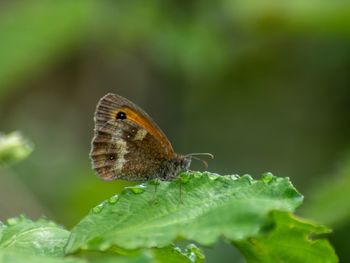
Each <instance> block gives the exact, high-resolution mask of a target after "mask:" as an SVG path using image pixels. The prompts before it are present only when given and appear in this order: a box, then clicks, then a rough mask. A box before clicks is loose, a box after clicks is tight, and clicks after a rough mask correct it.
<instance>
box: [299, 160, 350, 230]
mask: <svg viewBox="0 0 350 263" xmlns="http://www.w3.org/2000/svg"><path fill="white" fill-rule="evenodd" d="M329 178H332V179H331V180H329ZM349 189H350V157H347V158H346V159H345V160H344V162H343V163H342V164H341V165H340V168H339V170H338V171H337V172H336V173H335V174H330V175H329V176H327V179H326V180H325V181H321V182H320V183H319V184H318V185H317V188H316V187H315V188H314V189H312V190H311V191H310V192H309V194H308V196H309V198H308V199H307V202H306V203H305V204H304V206H303V207H302V210H301V214H302V215H303V216H305V217H307V218H312V219H315V220H317V221H319V222H321V223H323V224H326V225H331V226H332V227H334V228H335V227H337V228H339V227H340V226H344V225H346V224H348V223H349V220H350V202H349V200H350V191H349Z"/></svg>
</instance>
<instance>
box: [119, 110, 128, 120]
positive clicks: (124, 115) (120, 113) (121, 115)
mask: <svg viewBox="0 0 350 263" xmlns="http://www.w3.org/2000/svg"><path fill="white" fill-rule="evenodd" d="M125 119H126V114H125V112H123V111H119V112H118V113H117V120H125Z"/></svg>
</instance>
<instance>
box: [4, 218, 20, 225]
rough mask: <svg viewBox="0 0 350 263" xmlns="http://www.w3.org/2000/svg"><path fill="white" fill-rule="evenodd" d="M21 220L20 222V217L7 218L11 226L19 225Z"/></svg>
mask: <svg viewBox="0 0 350 263" xmlns="http://www.w3.org/2000/svg"><path fill="white" fill-rule="evenodd" d="M19 222H20V219H19V218H18V217H12V218H9V219H7V224H8V225H9V226H14V225H17V224H18V223H19Z"/></svg>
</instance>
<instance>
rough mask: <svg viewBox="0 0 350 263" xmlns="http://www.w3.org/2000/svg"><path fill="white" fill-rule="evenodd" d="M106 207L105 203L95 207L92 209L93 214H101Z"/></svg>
mask: <svg viewBox="0 0 350 263" xmlns="http://www.w3.org/2000/svg"><path fill="white" fill-rule="evenodd" d="M104 207H105V203H102V204H99V205H98V206H95V207H94V208H93V209H92V212H93V213H94V214H99V213H101V211H102V210H103V208H104Z"/></svg>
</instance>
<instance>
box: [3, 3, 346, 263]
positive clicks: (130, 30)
mask: <svg viewBox="0 0 350 263" xmlns="http://www.w3.org/2000/svg"><path fill="white" fill-rule="evenodd" d="M349 73H350V2H348V1H341V0H324V1H315V0H309V1H301V0H295V1H281V0H267V1H259V0H244V1H243V0H231V1H228V0H220V1H206V0H204V1H160V0H154V1H153V0H152V1H134V0H128V1H107V0H106V1H92V0H91V1H90V0H84V1H83V0H75V1H69V0H61V1H1V2H0V131H1V132H6V133H8V132H11V131H14V130H19V131H21V132H23V134H24V135H25V136H26V137H27V138H29V139H30V140H31V141H32V142H33V143H34V144H35V150H34V152H33V153H32V155H31V156H30V157H29V158H28V159H26V160H24V161H22V162H20V163H18V164H16V165H14V166H11V167H6V168H1V170H0V220H5V219H6V218H8V217H11V216H15V215H18V214H21V213H25V214H27V215H29V216H31V217H32V218H37V217H39V216H41V215H43V214H45V215H47V216H48V217H49V218H51V219H53V220H55V221H57V222H58V223H60V224H64V225H65V226H66V227H68V228H69V227H72V226H73V225H74V224H76V223H77V222H78V221H79V219H80V218H81V217H82V216H84V215H85V214H86V213H87V212H88V211H89V209H90V208H91V207H93V206H95V205H96V204H98V203H99V202H100V201H102V200H104V199H106V198H108V197H110V196H111V195H112V194H114V193H116V192H118V191H120V189H121V188H122V187H123V186H125V185H126V184H127V182H103V181H101V180H99V179H97V178H96V177H95V176H94V173H93V172H92V170H91V168H90V161H89V158H88V153H89V150H90V141H91V138H92V135H93V113H94V110H95V106H96V103H97V101H98V99H99V98H100V97H101V96H103V95H104V94H105V93H107V92H114V93H118V94H120V95H123V96H125V97H127V98H129V99H130V100H132V101H134V102H135V103H137V104H138V105H140V106H141V107H142V108H144V109H145V110H146V111H147V112H148V113H149V114H150V115H151V116H153V118H154V120H155V121H156V122H157V123H158V124H159V125H160V127H162V129H163V130H164V132H165V133H166V134H167V135H168V137H169V139H170V141H171V142H172V143H173V146H174V148H175V149H176V151H178V152H180V153H189V152H211V153H213V154H214V155H215V159H214V160H212V161H210V163H209V168H208V169H209V170H210V171H213V172H217V173H220V174H228V173H229V174H232V173H237V174H244V173H249V174H252V175H253V176H254V177H255V178H258V177H259V175H260V174H261V173H263V172H266V171H271V172H273V173H274V174H275V175H278V176H289V177H290V178H291V180H292V182H293V183H294V184H295V186H296V187H297V188H298V189H299V190H300V191H301V192H302V193H303V194H304V195H305V203H304V205H303V207H302V208H301V209H300V210H299V211H300V215H302V216H305V217H308V218H310V219H313V220H316V221H318V222H321V223H325V224H327V225H329V226H330V227H332V228H333V229H334V233H333V234H332V235H331V236H330V240H331V242H332V244H333V245H334V246H335V249H336V251H337V253H338V255H339V257H340V260H341V262H350V253H349V246H350V220H349V219H350V154H349V152H350V151H349V150H350V122H349V116H350V89H349V88H350V74H349ZM192 168H193V169H203V167H202V166H201V165H200V164H198V163H195V164H194V165H193V167H192ZM206 254H207V258H208V262H232V261H234V260H236V262H241V261H242V259H241V258H240V256H239V255H238V253H237V252H235V251H233V250H232V248H231V247H230V246H229V245H227V244H225V242H222V243H221V244H218V245H217V246H215V247H214V248H208V249H207V250H206Z"/></svg>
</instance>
